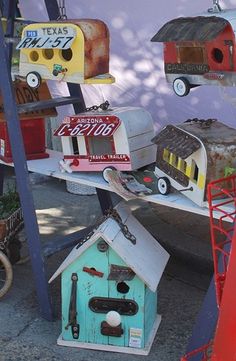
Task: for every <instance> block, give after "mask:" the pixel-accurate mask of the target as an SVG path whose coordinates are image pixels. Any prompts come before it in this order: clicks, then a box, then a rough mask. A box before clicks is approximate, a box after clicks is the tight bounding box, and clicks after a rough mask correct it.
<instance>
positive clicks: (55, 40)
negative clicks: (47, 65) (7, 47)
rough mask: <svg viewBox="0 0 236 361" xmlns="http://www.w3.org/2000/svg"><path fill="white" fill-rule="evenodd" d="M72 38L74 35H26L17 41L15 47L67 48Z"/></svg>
mask: <svg viewBox="0 0 236 361" xmlns="http://www.w3.org/2000/svg"><path fill="white" fill-rule="evenodd" d="M74 39H75V37H74V36H56V35H51V36H37V37H29V36H28V37H25V38H23V39H22V40H21V41H20V42H19V44H18V45H17V47H16V49H18V50H19V49H33V48H36V49H54V48H57V49H69V48H70V47H71V44H72V43H73V40H74Z"/></svg>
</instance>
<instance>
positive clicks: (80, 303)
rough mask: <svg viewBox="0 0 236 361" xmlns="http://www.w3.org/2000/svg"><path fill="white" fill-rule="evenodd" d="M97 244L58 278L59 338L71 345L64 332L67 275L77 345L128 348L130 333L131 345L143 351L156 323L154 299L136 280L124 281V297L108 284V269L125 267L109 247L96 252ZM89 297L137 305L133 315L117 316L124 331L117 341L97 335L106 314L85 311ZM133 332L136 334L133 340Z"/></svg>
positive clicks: (114, 285)
mask: <svg viewBox="0 0 236 361" xmlns="http://www.w3.org/2000/svg"><path fill="white" fill-rule="evenodd" d="M100 240H101V239H99V240H98V241H97V242H95V243H94V244H93V245H92V246H91V247H90V248H88V249H87V250H86V251H85V252H84V253H83V254H82V255H81V256H80V258H78V259H76V260H75V261H74V262H73V264H71V265H70V266H68V267H67V269H66V270H64V272H63V274H62V338H63V339H64V340H67V341H72V340H73V341H74V339H73V336H72V332H71V328H69V329H68V330H66V329H65V327H66V325H67V324H68V314H69V304H70V294H71V285H72V282H71V275H72V273H77V275H78V283H77V313H78V315H77V323H79V325H80V334H79V339H78V342H87V343H96V344H106V345H115V346H126V347H128V346H129V342H130V329H133V331H134V333H133V337H132V339H131V340H132V345H135V342H137V343H136V345H137V346H138V347H140V348H144V347H145V343H146V341H147V339H148V337H149V333H150V331H151V330H152V326H153V323H154V321H155V319H156V310H157V295H156V293H153V292H151V291H150V290H149V289H148V288H147V287H146V286H145V284H144V283H143V282H142V281H141V280H140V279H139V278H138V277H137V276H135V277H134V278H133V279H132V280H130V281H124V282H125V284H126V285H127V286H128V287H129V289H128V291H127V292H125V293H124V292H121V291H122V289H120V288H119V287H118V284H119V282H117V281H114V280H109V281H108V275H109V272H110V265H117V266H127V264H125V263H124V262H123V260H122V259H121V258H120V257H119V255H117V254H116V253H115V252H114V251H113V250H112V248H111V247H108V250H107V251H106V252H100V251H99V250H98V248H97V243H98V242H99V241H100ZM83 267H88V268H94V269H95V270H97V271H99V272H102V273H103V274H104V275H103V277H102V278H100V277H97V276H93V275H90V274H88V273H87V272H84V271H83ZM92 297H109V298H118V299H131V300H134V301H135V302H136V303H137V304H138V312H137V313H136V314H135V315H133V316H128V315H121V325H122V328H123V330H124V334H123V335H122V336H121V337H111V336H109V337H108V336H103V335H102V334H101V322H102V321H105V320H106V313H95V312H93V311H91V310H90V309H89V306H88V304H89V300H90V299H91V298H92ZM135 330H137V337H136V338H135Z"/></svg>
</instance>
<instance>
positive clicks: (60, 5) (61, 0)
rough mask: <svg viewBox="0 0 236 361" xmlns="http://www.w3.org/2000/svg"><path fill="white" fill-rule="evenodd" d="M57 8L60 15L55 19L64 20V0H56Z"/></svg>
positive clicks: (65, 16)
mask: <svg viewBox="0 0 236 361" xmlns="http://www.w3.org/2000/svg"><path fill="white" fill-rule="evenodd" d="M58 8H59V13H60V15H59V16H58V18H57V20H66V19H67V15H66V6H65V0H58Z"/></svg>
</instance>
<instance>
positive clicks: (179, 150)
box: [152, 125, 201, 159]
mask: <svg viewBox="0 0 236 361" xmlns="http://www.w3.org/2000/svg"><path fill="white" fill-rule="evenodd" d="M152 142H154V143H156V144H158V146H159V147H162V148H163V149H164V148H165V149H168V150H169V151H170V152H171V153H174V154H175V155H176V156H177V157H180V158H182V159H186V158H188V157H189V156H190V155H191V154H192V153H194V152H195V151H196V150H198V149H199V148H200V147H201V143H200V142H199V140H198V139H196V138H195V137H193V136H192V135H190V134H188V133H186V132H185V131H183V130H181V129H179V128H177V127H175V126H173V125H167V126H166V127H165V128H164V129H163V130H162V131H161V132H160V133H159V134H157V135H156V136H155V137H154V138H153V139H152Z"/></svg>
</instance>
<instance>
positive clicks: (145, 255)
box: [105, 215, 169, 292]
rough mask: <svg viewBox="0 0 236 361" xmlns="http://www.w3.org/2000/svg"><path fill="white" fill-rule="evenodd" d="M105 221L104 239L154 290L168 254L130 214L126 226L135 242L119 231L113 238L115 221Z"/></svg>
mask: <svg viewBox="0 0 236 361" xmlns="http://www.w3.org/2000/svg"><path fill="white" fill-rule="evenodd" d="M106 222H107V224H110V227H107V229H106V233H105V239H106V240H107V241H108V242H109V244H110V246H111V247H112V249H113V250H114V251H115V252H116V253H117V254H119V256H120V257H121V258H122V259H123V261H124V262H125V263H126V264H127V265H128V266H129V267H130V268H131V269H132V270H133V271H134V272H135V273H136V274H137V276H138V277H139V278H140V279H141V280H142V281H143V282H144V283H145V284H146V285H147V286H148V287H149V288H150V289H151V290H152V291H153V292H155V291H156V288H157V286H158V283H159V281H160V279H161V276H162V273H163V271H164V269H165V266H166V264H167V262H168V259H169V254H168V253H167V252H166V250H165V249H164V248H163V247H162V246H161V245H160V244H159V243H158V241H157V240H156V239H155V238H154V237H152V235H151V234H150V233H149V232H148V231H147V230H146V229H145V228H144V227H143V226H142V225H141V223H140V222H138V221H137V219H135V218H134V217H133V216H132V215H130V216H129V218H128V220H127V222H126V226H127V227H128V229H129V231H130V233H131V234H132V235H134V236H135V237H136V244H133V243H131V241H130V240H129V239H127V238H126V237H125V236H124V234H123V233H122V232H121V231H120V232H119V233H118V234H117V236H116V237H115V238H114V237H113V232H112V229H113V227H114V225H115V223H116V222H115V221H114V220H112V219H108V220H107V221H106Z"/></svg>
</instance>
